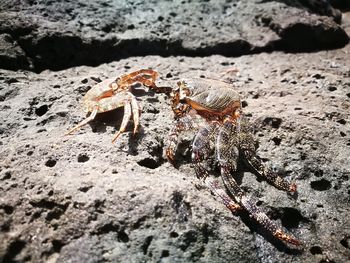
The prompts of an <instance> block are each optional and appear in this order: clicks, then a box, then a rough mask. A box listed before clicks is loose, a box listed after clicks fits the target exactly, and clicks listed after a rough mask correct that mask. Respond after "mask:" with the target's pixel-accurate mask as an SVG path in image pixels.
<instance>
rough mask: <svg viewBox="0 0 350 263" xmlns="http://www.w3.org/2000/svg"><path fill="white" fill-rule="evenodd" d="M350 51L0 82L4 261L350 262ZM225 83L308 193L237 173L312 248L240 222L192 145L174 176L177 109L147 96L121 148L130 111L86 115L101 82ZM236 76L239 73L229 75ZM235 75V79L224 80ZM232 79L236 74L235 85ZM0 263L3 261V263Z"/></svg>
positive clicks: (160, 64)
mask: <svg viewBox="0 0 350 263" xmlns="http://www.w3.org/2000/svg"><path fill="white" fill-rule="evenodd" d="M349 54H350V47H349V46H346V47H345V48H343V49H340V50H333V51H323V52H318V53H311V54H283V53H279V52H274V53H272V54H266V53H264V54H258V55H252V56H243V57H239V58H227V57H223V56H218V55H216V56H209V57H205V58H189V57H169V58H161V57H159V56H146V57H134V58H129V59H124V60H120V61H118V62H113V63H110V64H104V65H101V66H99V67H95V68H93V67H87V66H82V67H76V68H71V69H67V70H63V71H59V72H52V71H43V72H41V73H40V74H35V73H32V72H28V71H18V72H14V71H6V70H1V71H0V88H1V90H0V119H1V120H2V121H1V123H0V145H1V151H0V167H1V168H0V189H1V191H0V240H1V242H0V258H1V259H2V261H3V262H26V261H27V262H101V261H103V262H347V261H348V260H349V258H350V224H349V213H350V211H349V207H350V190H349V189H350V188H349V187H350V181H349V177H350V173H349V171H350V165H349V155H350V127H349V122H350V118H349V109H350V103H349V99H350V68H349V64H348V61H350V55H349ZM143 67H151V68H153V69H156V70H157V71H159V72H160V73H161V78H160V79H159V84H160V85H162V84H164V85H165V84H169V83H175V82H176V80H177V79H179V78H181V77H207V78H220V79H224V80H226V81H230V82H232V84H233V86H234V87H235V89H237V91H239V93H240V94H241V95H242V98H243V100H244V103H243V105H244V111H245V112H246V114H247V115H248V116H249V117H250V119H251V120H252V122H254V123H255V126H256V137H257V139H258V140H259V142H260V146H259V148H258V152H259V154H260V156H261V157H263V158H264V160H265V161H266V163H267V164H268V165H271V166H272V167H274V168H275V169H276V170H277V171H279V172H280V173H281V174H282V175H284V176H286V178H288V179H289V180H294V181H295V182H296V183H297V185H298V189H299V195H298V196H297V198H292V197H290V196H288V195H287V194H285V193H284V192H282V191H279V190H276V189H275V188H274V187H272V186H270V185H269V184H267V183H266V182H265V181H261V182H259V181H258V180H257V179H256V177H255V176H254V175H253V174H251V173H250V172H249V170H247V168H246V167H244V166H240V168H239V170H240V172H239V173H238V174H237V175H236V176H237V178H238V180H239V181H241V184H242V187H243V188H244V189H245V191H246V192H247V193H248V194H249V195H250V196H252V197H253V198H254V199H255V201H256V202H257V204H258V205H259V206H261V207H262V208H263V209H264V210H265V211H266V212H267V214H268V215H269V216H270V217H271V218H272V219H274V220H276V221H277V222H278V223H279V224H281V225H283V227H284V228H285V229H286V231H288V232H290V233H293V234H294V235H295V236H297V237H298V238H299V239H300V240H301V241H302V242H303V243H304V246H305V247H304V250H303V251H300V252H298V251H295V250H293V249H288V248H287V247H285V246H283V244H281V243H279V242H276V240H274V239H271V238H270V237H269V235H266V233H264V231H262V230H261V229H260V228H259V226H257V225H256V224H255V223H254V222H252V221H251V220H249V217H248V216H247V215H246V214H245V213H240V214H238V215H233V214H231V213H230V212H229V211H228V210H227V209H226V208H225V207H224V206H223V205H222V204H221V203H220V202H219V201H217V200H215V198H214V197H213V196H212V195H211V194H210V192H209V191H208V190H207V189H205V188H203V187H202V186H201V184H200V182H199V181H198V180H197V179H196V177H195V174H194V171H193V168H192V167H191V163H190V160H189V152H190V150H189V147H188V146H189V144H190V141H191V138H192V136H193V134H189V135H188V136H184V137H183V139H182V141H181V144H180V147H179V152H178V153H177V159H178V163H179V168H178V169H176V168H174V167H172V166H171V165H170V164H169V163H167V162H166V161H165V160H164V158H163V150H164V145H165V143H166V134H167V132H168V130H169V129H170V128H171V127H172V124H173V123H172V119H171V116H172V114H171V110H170V107H169V99H168V97H167V96H166V95H164V94H153V93H152V92H147V91H143V89H141V88H140V89H138V90H137V91H135V94H136V95H137V97H138V99H139V101H140V104H141V105H142V107H143V111H142V112H143V113H142V119H141V123H142V129H141V131H140V133H139V134H137V135H136V136H133V135H132V133H131V131H132V128H133V125H132V123H131V124H130V125H129V128H128V131H127V132H126V133H125V134H123V136H122V137H121V138H120V139H119V140H118V141H117V142H116V143H115V144H111V139H112V137H113V134H114V133H115V132H116V130H117V129H118V128H119V126H120V121H121V117H122V115H123V109H118V110H115V111H113V112H110V113H105V114H100V115H99V116H98V118H97V119H96V121H94V122H92V123H91V125H87V126H86V127H85V128H83V129H81V130H80V131H79V132H77V133H76V134H74V135H72V136H66V137H63V134H64V132H66V131H67V130H68V129H69V128H71V127H72V126H73V125H74V124H75V123H77V122H79V121H80V120H82V119H83V118H84V117H85V116H84V114H83V113H82V111H81V110H80V106H79V102H80V100H81V98H82V96H83V95H84V94H85V93H86V91H87V90H88V89H90V87H91V86H92V85H94V84H95V83H97V81H99V80H102V79H105V78H107V77H112V76H118V75H120V74H123V73H125V72H130V71H133V70H135V69H138V68H143ZM232 69H239V71H240V75H239V76H235V75H232V72H233V71H232ZM226 71H229V73H227V74H225V75H222V73H225V72H226ZM230 72H231V73H230ZM0 261H1V260H0Z"/></svg>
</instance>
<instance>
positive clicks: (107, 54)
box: [0, 0, 349, 71]
mask: <svg viewBox="0 0 350 263" xmlns="http://www.w3.org/2000/svg"><path fill="white" fill-rule="evenodd" d="M1 2H2V3H1V5H2V8H1V11H0V33H6V34H9V35H10V36H11V37H12V38H13V39H14V40H15V41H16V42H17V43H18V45H19V47H20V48H21V49H22V50H23V51H24V53H25V55H26V56H27V61H31V62H32V63H33V66H34V68H33V69H34V70H35V71H42V70H45V69H52V70H59V69H64V68H67V67H72V66H77V65H91V66H96V65H99V64H101V63H105V62H110V61H113V60H116V59H120V58H127V57H130V56H143V55H161V56H171V55H187V56H208V55H212V54H220V55H225V56H240V55H244V54H251V53H256V52H263V51H273V50H284V51H292V52H298V51H315V50H322V49H329V48H338V47H342V46H344V45H345V44H346V43H348V40H349V39H348V36H347V34H346V33H345V32H344V30H343V29H342V28H341V26H340V25H338V24H337V23H336V22H338V23H339V22H340V20H341V13H340V12H339V10H336V9H333V8H332V7H331V6H330V5H329V4H328V2H327V1H324V0H314V1H311V0H310V1H305V0H303V1H301V0H300V1H287V0H286V1H281V0H280V1H259V0H255V1H251V0H244V1H238V0H235V1H226V0H220V1H204V0H203V1H181V2H180V1H178V2H176V1H175V2H172V1H124V0H122V1H105V0H98V1H40V0H39V1H25V0H17V1H12V0H11V1H4V0H2V1H1ZM320 15H322V16H320ZM9 56H11V54H9ZM0 67H2V68H7V69H15V68H14V67H13V65H12V64H10V66H8V63H6V62H5V63H1V64H0ZM17 68H23V69H26V68H28V63H23V66H21V65H18V67H17Z"/></svg>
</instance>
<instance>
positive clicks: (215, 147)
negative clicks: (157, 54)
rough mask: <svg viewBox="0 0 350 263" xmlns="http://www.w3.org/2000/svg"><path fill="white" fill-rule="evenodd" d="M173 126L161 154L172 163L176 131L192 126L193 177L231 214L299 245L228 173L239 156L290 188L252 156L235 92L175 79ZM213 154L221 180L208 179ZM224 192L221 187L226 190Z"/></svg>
mask: <svg viewBox="0 0 350 263" xmlns="http://www.w3.org/2000/svg"><path fill="white" fill-rule="evenodd" d="M172 109H173V111H174V114H175V120H176V123H175V126H174V127H173V129H172V130H171V131H170V133H169V138H168V140H169V142H168V147H167V149H166V155H167V158H168V160H169V161H170V162H171V163H174V162H175V159H174V154H175V151H176V147H177V143H178V137H179V134H180V133H181V132H183V131H186V130H196V131H197V134H196V135H195V137H194V140H193V142H192V156H191V158H192V162H193V164H194V168H195V172H196V175H197V177H198V178H199V179H200V180H201V181H202V182H203V183H204V185H205V186H206V187H207V188H209V190H210V191H211V192H212V193H213V194H214V196H216V197H217V198H218V199H220V200H221V202H222V203H223V204H224V205H225V206H226V207H227V208H228V209H229V210H230V211H232V212H236V211H238V210H245V211H246V212H248V214H249V216H250V217H251V218H252V219H253V220H255V221H256V222H257V223H258V224H260V225H261V226H262V227H263V228H264V229H266V230H267V231H268V232H269V233H271V234H272V235H273V236H274V237H275V238H277V239H279V240H281V241H283V242H284V243H286V244H292V245H295V246H300V245H301V242H300V241H299V240H298V239H296V238H295V237H294V236H292V235H290V234H287V233H285V232H284V231H283V230H282V228H281V227H279V226H278V225H277V224H276V223H275V222H273V221H272V220H271V219H270V218H269V217H268V216H267V215H266V214H265V213H264V212H263V211H262V209H260V208H259V207H257V206H256V205H255V203H256V202H254V201H252V200H251V199H250V198H249V197H248V196H247V195H246V194H245V192H244V191H243V189H242V188H241V187H240V186H239V185H238V184H237V182H236V181H235V179H234V177H233V176H232V173H234V172H235V171H237V163H238V160H239V158H240V157H243V159H244V160H245V162H246V163H247V164H248V166H250V167H251V168H252V169H253V171H254V172H255V173H256V174H257V175H259V176H260V177H262V178H264V179H265V180H266V181H267V182H269V183H270V184H272V185H273V186H275V187H276V188H278V189H280V190H284V191H287V192H289V193H295V192H296V190H297V189H296V185H295V184H294V183H290V182H288V181H287V180H285V179H284V178H282V177H280V176H279V175H278V174H276V173H274V172H273V171H272V170H271V169H269V168H268V167H266V166H265V165H264V163H263V162H262V161H261V159H260V158H259V157H258V156H257V155H256V148H255V140H254V137H253V134H252V131H251V125H250V124H249V122H248V120H247V119H246V117H245V116H244V115H243V113H242V107H241V100H240V97H239V94H238V93H237V92H236V91H234V90H233V89H232V87H231V85H229V84H227V83H225V82H221V81H218V80H211V79H187V80H182V81H179V82H178V87H177V88H176V89H174V90H173V93H172ZM212 157H214V159H215V161H216V162H217V164H218V166H219V167H220V174H221V179H222V181H223V184H224V186H225V188H224V187H221V186H220V183H219V182H218V181H217V180H215V179H213V178H212V177H210V172H209V169H208V167H207V166H208V165H207V163H208V160H209V159H210V158H212ZM226 190H227V191H226Z"/></svg>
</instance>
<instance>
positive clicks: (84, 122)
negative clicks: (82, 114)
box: [64, 107, 98, 135]
mask: <svg viewBox="0 0 350 263" xmlns="http://www.w3.org/2000/svg"><path fill="white" fill-rule="evenodd" d="M97 111H98V108H97V107H95V108H94V110H93V111H92V112H91V114H90V116H89V117H87V118H86V119H85V120H83V121H82V122H80V123H79V124H78V125H77V126H75V127H74V128H72V129H70V130H69V131H67V132H66V133H65V134H64V135H68V134H71V133H72V132H74V131H76V130H78V129H79V128H81V127H82V126H84V125H86V124H88V123H89V122H90V121H92V120H93V119H95V117H96V114H97Z"/></svg>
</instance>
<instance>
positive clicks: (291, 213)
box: [281, 207, 304, 228]
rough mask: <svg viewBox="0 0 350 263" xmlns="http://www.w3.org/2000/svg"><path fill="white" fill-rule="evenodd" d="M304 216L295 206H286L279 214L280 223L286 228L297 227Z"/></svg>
mask: <svg viewBox="0 0 350 263" xmlns="http://www.w3.org/2000/svg"><path fill="white" fill-rule="evenodd" d="M303 220H304V217H303V216H302V215H301V214H300V211H299V210H297V209H295V208H290V207H286V208H284V209H283V213H282V215H281V221H282V225H283V226H284V227H286V228H297V227H298V226H299V223H300V221H303Z"/></svg>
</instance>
